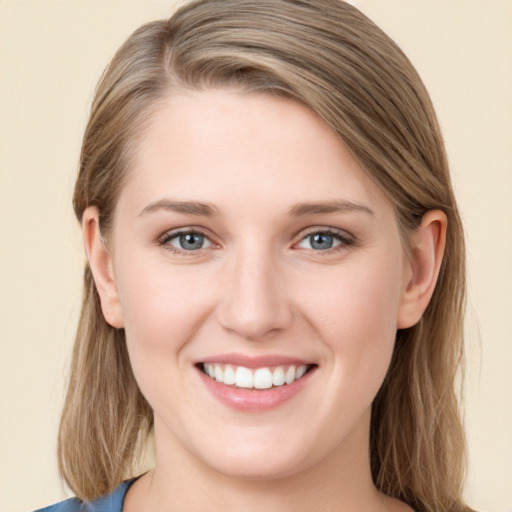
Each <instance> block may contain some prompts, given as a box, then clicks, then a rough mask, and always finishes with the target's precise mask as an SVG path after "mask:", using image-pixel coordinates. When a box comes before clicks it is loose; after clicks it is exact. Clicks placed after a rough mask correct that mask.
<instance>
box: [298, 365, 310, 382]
mask: <svg viewBox="0 0 512 512" xmlns="http://www.w3.org/2000/svg"><path fill="white" fill-rule="evenodd" d="M307 369H308V367H307V366H306V365H305V364H303V365H301V366H299V367H298V368H297V372H296V373H295V379H300V378H301V377H302V376H303V375H304V374H305V373H306V371H307Z"/></svg>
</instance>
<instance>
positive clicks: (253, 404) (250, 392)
mask: <svg viewBox="0 0 512 512" xmlns="http://www.w3.org/2000/svg"><path fill="white" fill-rule="evenodd" d="M314 370H315V369H311V370H310V371H309V372H307V373H306V374H305V375H304V376H302V377H301V378H300V379H298V380H296V381H294V382H292V383H291V384H283V385H282V386H276V387H273V388H269V389H244V388H237V387H235V386H228V385H227V384H222V383H221V382H217V381H216V380H215V379H212V378H211V377H208V376H207V375H205V374H204V373H203V372H202V371H201V370H200V369H198V372H199V374H200V377H201V379H202V381H203V382H204V384H205V385H206V387H207V388H208V390H209V391H210V392H211V393H212V394H213V396H214V397H215V398H216V399H217V400H219V401H220V402H221V403H223V404H224V405H227V406H228V407H231V408H232V409H237V410H239V411H243V412H264V411H270V410H271V409H275V408H277V407H279V406H280V405H282V404H284V403H285V402H287V401H288V400H290V399H291V398H293V397H294V396H295V395H297V394H298V393H299V392H300V391H301V390H302V388H303V387H304V386H305V385H306V384H307V382H308V381H309V380H310V377H311V375H312V374H313V373H314Z"/></svg>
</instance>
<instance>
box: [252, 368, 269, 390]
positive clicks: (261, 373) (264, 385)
mask: <svg viewBox="0 0 512 512" xmlns="http://www.w3.org/2000/svg"><path fill="white" fill-rule="evenodd" d="M254 387H255V388H256V389H268V388H271V387H272V373H271V372H270V370H269V369H268V368H258V369H257V370H256V371H255V372H254Z"/></svg>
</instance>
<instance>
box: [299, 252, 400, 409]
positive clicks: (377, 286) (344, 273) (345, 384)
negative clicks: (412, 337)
mask: <svg viewBox="0 0 512 512" xmlns="http://www.w3.org/2000/svg"><path fill="white" fill-rule="evenodd" d="M372 261H377V262H378V264H374V265H372V264H368V265H364V264H363V263H364V262H362V261H361V262H358V264H354V265H350V266H349V265H347V266H345V267H342V266H340V268H339V270H338V271H337V272H336V273H334V272H333V273H332V275H331V276H330V277H329V279H327V278H326V279H325V280H324V286H323V287H322V286H319V285H320V284H321V282H322V281H321V280H318V276H317V279H316V283H315V286H314V287H311V290H313V291H312V292H310V293H308V295H307V298H306V297H305V300H304V310H305V311H307V313H306V315H307V317H308V319H309V322H310V323H311V324H313V325H315V326H316V330H317V332H318V333H319V336H320V340H321V342H322V343H324V344H325V345H326V346H327V348H328V353H329V354H330V355H331V357H330V359H329V360H327V361H326V362H325V364H326V365H327V366H328V367H330V370H331V372H332V375H333V378H334V380H335V381H336V382H338V384H339V388H338V389H343V390H346V392H347V393H346V398H347V397H348V395H350V394H352V396H353V397H354V398H355V397H358V398H357V400H355V401H358V400H359V402H360V403H363V404H364V403H366V404H367V405H368V403H369V402H371V401H372V400H373V398H374V396H375V394H376V393H377V391H378V389H379V388H380V385H381V383H382V381H383V379H384V377H385V374H386V372H387V369H388V366H389V363H390V360H391V356H392V353H393V348H394V342H395V337H396V331H397V314H398V307H399V304H400V297H401V290H402V272H401V261H402V260H401V258H400V257H397V258H396V259H395V258H391V257H389V256H388V257H386V256H385V255H383V256H382V257H381V258H380V259H379V258H376V259H373V260H372ZM311 284H313V283H311ZM333 399H335V396H333ZM348 399H349V398H347V400H348Z"/></svg>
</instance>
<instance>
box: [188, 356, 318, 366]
mask: <svg viewBox="0 0 512 512" xmlns="http://www.w3.org/2000/svg"><path fill="white" fill-rule="evenodd" d="M201 363H203V364H230V365H232V366H244V367H245V368H252V369H255V368H264V367H267V366H285V365H297V366H300V365H303V364H307V365H311V364H313V362H312V361H307V360H305V359H301V358H298V357H290V356H283V355H277V354H276V355H271V354H269V355H264V356H247V355H244V354H219V355H216V356H211V357H207V358H205V359H202V360H201V361H198V364H201Z"/></svg>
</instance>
